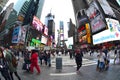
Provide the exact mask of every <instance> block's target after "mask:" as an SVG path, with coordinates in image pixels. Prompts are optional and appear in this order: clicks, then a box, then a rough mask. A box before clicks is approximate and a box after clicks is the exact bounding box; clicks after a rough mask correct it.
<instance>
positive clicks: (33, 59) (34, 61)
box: [30, 53, 38, 64]
mask: <svg viewBox="0 0 120 80" xmlns="http://www.w3.org/2000/svg"><path fill="white" fill-rule="evenodd" d="M30 61H31V64H37V63H38V54H37V53H33V54H32V55H31V59H30Z"/></svg>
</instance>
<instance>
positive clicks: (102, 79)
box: [14, 56, 120, 80]
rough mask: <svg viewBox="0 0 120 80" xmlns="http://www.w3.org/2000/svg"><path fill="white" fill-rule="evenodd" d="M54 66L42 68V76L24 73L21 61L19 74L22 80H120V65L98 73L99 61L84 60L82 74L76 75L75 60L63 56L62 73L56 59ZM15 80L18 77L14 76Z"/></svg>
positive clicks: (53, 61)
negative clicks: (56, 65)
mask: <svg viewBox="0 0 120 80" xmlns="http://www.w3.org/2000/svg"><path fill="white" fill-rule="evenodd" d="M51 62H52V66H51V67H47V66H45V65H42V66H41V74H40V75H37V74H36V73H37V72H36V70H35V71H34V74H31V73H29V72H26V71H23V70H22V69H21V68H22V63H23V59H21V60H20V62H19V66H18V73H19V75H20V76H21V79H22V80H120V76H119V75H120V73H119V72H120V67H119V66H120V65H119V64H116V65H113V63H111V64H110V68H109V70H108V71H103V72H98V71H96V64H97V60H95V59H93V60H90V59H86V58H83V66H82V67H81V69H80V73H79V74H77V73H76V64H75V61H74V59H69V56H63V66H62V67H63V68H62V71H61V72H58V71H57V70H56V67H55V58H52V61H51ZM14 78H15V80H17V79H16V77H15V76H14Z"/></svg>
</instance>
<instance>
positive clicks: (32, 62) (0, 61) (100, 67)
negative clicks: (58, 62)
mask: <svg viewBox="0 0 120 80" xmlns="http://www.w3.org/2000/svg"><path fill="white" fill-rule="evenodd" d="M20 52H21V56H20ZM59 52H61V54H62V55H65V56H66V55H68V54H69V57H70V59H72V60H75V62H76V65H77V67H76V72H77V73H79V72H80V68H81V67H82V61H83V60H82V58H83V57H84V54H86V53H88V51H85V50H83V49H80V48H76V49H70V50H56V51H55V50H37V49H32V50H31V51H29V50H28V49H25V50H23V51H20V50H16V49H14V48H13V47H11V46H10V47H8V46H5V47H0V72H1V75H2V76H3V77H4V79H5V80H14V75H15V76H16V77H17V78H18V80H21V77H20V76H19V73H18V72H17V66H14V63H13V56H14V57H16V62H17V63H18V62H19V60H20V57H23V60H24V61H23V64H22V70H25V71H27V72H30V73H31V74H33V73H34V68H35V69H36V70H37V74H38V75H39V74H40V73H41V68H40V67H41V66H47V67H51V55H52V56H54V57H55V56H56V55H59ZM55 53H56V54H55ZM91 54H92V55H94V50H91V51H90V56H91ZM110 55H111V50H110V49H106V48H104V47H103V48H102V49H99V50H98V51H97V59H98V62H97V67H96V70H97V71H100V72H101V71H105V70H108V69H109V63H110ZM117 59H119V61H120V50H119V48H118V47H117V48H115V50H114V64H116V60H117ZM39 64H40V65H39ZM13 74H14V75H13ZM0 80H1V79H0Z"/></svg>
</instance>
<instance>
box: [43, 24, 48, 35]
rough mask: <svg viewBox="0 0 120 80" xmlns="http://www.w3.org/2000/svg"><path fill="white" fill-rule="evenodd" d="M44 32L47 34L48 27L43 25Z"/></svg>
mask: <svg viewBox="0 0 120 80" xmlns="http://www.w3.org/2000/svg"><path fill="white" fill-rule="evenodd" d="M44 34H45V35H48V27H47V26H44Z"/></svg>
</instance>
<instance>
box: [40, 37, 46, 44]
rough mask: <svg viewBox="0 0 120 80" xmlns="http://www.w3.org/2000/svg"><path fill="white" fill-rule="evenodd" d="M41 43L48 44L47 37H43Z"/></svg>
mask: <svg viewBox="0 0 120 80" xmlns="http://www.w3.org/2000/svg"><path fill="white" fill-rule="evenodd" d="M41 43H43V44H47V37H45V36H43V35H42V37H41Z"/></svg>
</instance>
